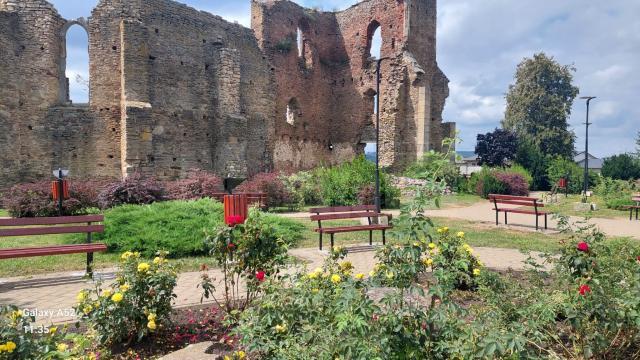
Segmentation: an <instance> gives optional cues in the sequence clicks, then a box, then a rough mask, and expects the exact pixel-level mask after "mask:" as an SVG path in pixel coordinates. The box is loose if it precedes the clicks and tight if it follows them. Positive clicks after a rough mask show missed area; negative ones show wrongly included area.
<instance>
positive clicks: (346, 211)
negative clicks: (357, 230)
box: [309, 205, 378, 221]
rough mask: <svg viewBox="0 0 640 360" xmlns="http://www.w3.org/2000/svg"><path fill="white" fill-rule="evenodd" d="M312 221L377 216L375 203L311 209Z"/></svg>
mask: <svg viewBox="0 0 640 360" xmlns="http://www.w3.org/2000/svg"><path fill="white" fill-rule="evenodd" d="M309 212H310V213H312V214H315V215H311V220H312V221H322V220H340V219H356V218H365V217H368V218H371V217H376V216H377V215H378V213H376V206H375V205H355V206H333V207H321V208H312V209H309Z"/></svg>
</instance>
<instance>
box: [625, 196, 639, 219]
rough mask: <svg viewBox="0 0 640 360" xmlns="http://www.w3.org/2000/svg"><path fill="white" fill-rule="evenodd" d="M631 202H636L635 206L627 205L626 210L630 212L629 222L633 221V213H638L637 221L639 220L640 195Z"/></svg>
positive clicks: (633, 197)
mask: <svg viewBox="0 0 640 360" xmlns="http://www.w3.org/2000/svg"><path fill="white" fill-rule="evenodd" d="M631 201H633V202H635V203H636V204H635V205H627V206H625V209H628V210H629V220H633V211H634V210H635V211H636V220H638V213H639V212H640V195H637V196H632V197H631Z"/></svg>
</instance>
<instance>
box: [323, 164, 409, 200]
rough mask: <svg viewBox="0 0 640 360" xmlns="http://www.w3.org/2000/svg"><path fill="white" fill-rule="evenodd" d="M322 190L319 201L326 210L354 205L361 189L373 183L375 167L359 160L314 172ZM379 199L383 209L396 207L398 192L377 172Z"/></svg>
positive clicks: (385, 177)
mask: <svg viewBox="0 0 640 360" xmlns="http://www.w3.org/2000/svg"><path fill="white" fill-rule="evenodd" d="M315 173H316V176H317V177H318V178H319V181H320V186H321V188H322V200H323V202H324V204H325V205H328V206H345V205H357V204H358V194H359V193H360V191H361V190H362V188H363V187H365V186H369V185H371V184H373V183H375V164H374V163H372V162H371V161H368V160H367V159H365V157H364V156H359V157H357V158H355V159H353V160H352V161H349V162H345V163H342V164H340V165H336V166H333V167H323V168H319V169H317V170H316V171H315ZM380 197H381V205H382V206H383V207H391V206H394V205H396V203H397V200H398V199H399V197H400V191H399V190H398V189H397V188H395V187H393V185H391V183H390V181H389V179H388V178H387V176H386V174H385V173H384V172H383V171H381V172H380Z"/></svg>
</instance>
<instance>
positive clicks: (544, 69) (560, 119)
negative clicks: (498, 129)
mask: <svg viewBox="0 0 640 360" xmlns="http://www.w3.org/2000/svg"><path fill="white" fill-rule="evenodd" d="M573 72H575V68H574V67H572V66H570V65H560V64H559V63H558V62H557V61H555V60H554V58H553V57H549V56H547V55H546V54H545V53H539V54H535V55H534V56H533V58H530V59H528V58H527V59H524V60H523V61H522V62H521V63H520V64H519V65H518V68H517V70H516V74H515V77H514V78H515V84H513V85H510V86H509V91H508V93H507V96H506V100H507V110H506V112H505V118H504V120H503V121H502V127H503V128H505V129H507V130H511V131H514V132H515V133H516V134H518V137H519V139H521V140H523V139H529V140H530V141H532V143H533V144H534V145H535V146H536V147H537V148H539V149H540V151H542V153H543V154H544V155H548V156H557V155H559V156H562V157H566V158H570V157H571V156H572V155H573V150H574V146H573V145H574V141H575V134H574V133H573V131H571V130H569V125H568V123H567V119H568V118H569V115H570V114H571V105H572V104H573V100H574V99H575V98H576V96H577V95H578V88H577V87H575V86H573V84H572V82H573Z"/></svg>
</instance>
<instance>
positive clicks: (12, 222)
mask: <svg viewBox="0 0 640 360" xmlns="http://www.w3.org/2000/svg"><path fill="white" fill-rule="evenodd" d="M103 221H104V215H81V216H60V217H35V218H12V219H0V226H29V225H64V224H79V223H88V222H103Z"/></svg>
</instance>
